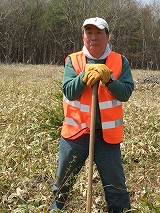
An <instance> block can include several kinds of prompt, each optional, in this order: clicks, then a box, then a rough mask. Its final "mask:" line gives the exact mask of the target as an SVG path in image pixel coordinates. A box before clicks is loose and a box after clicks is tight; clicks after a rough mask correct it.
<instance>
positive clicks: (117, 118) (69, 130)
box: [61, 51, 123, 144]
mask: <svg viewBox="0 0 160 213" xmlns="http://www.w3.org/2000/svg"><path fill="white" fill-rule="evenodd" d="M70 58H71V62H72V66H73V68H74V70H75V71H76V73H77V75H78V74H79V73H80V72H82V71H83V70H84V68H85V64H86V57H85V56H84V55H83V53H82V51H80V52H77V53H73V54H71V55H70ZM81 62H82V63H81ZM106 66H108V67H109V68H110V69H111V70H112V71H113V73H112V74H113V76H114V78H115V79H118V77H119V75H120V74H121V70H122V58H121V55H120V54H117V53H115V52H112V51H111V54H110V55H109V56H108V57H107V60H106ZM91 96H92V90H91V87H90V86H86V87H85V89H84V91H83V93H82V95H81V96H80V97H79V98H78V99H77V100H75V101H69V100H68V99H67V98H66V97H65V96H64V98H63V108H64V116H65V119H64V122H63V126H62V131H61V135H62V136H63V137H65V138H70V139H72V138H73V139H75V138H76V137H79V136H80V135H81V134H84V133H87V132H88V131H89V128H90V114H91V112H90V111H91V107H90V106H91ZM98 102H99V110H100V116H101V126H102V133H103V138H104V140H105V141H106V142H108V143H111V144H117V143H120V142H121V141H122V138H123V118H122V103H121V102H120V101H118V100H117V99H115V97H114V96H113V95H112V94H111V93H110V91H109V90H108V89H107V87H106V86H100V85H99V87H98ZM85 131H86V132H85Z"/></svg>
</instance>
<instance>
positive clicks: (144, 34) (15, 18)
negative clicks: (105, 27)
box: [0, 0, 160, 70]
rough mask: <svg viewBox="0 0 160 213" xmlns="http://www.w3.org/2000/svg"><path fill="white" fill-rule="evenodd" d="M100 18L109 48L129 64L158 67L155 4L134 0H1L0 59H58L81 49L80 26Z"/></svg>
mask: <svg viewBox="0 0 160 213" xmlns="http://www.w3.org/2000/svg"><path fill="white" fill-rule="evenodd" d="M96 16H98V17H102V18H104V19H105V20H106V21H107V22H108V24H109V27H110V35H111V37H110V46H111V49H112V50H114V51H117V52H119V53H121V54H124V55H125V56H126V57H127V58H128V60H129V61H130V64H131V67H132V68H135V69H136V68H139V69H153V70H160V60H159V58H160V3H159V2H158V0H157V1H156V0H155V1H154V2H153V3H152V4H150V5H142V4H141V3H139V2H138V1H136V0H112V1H110V0H101V1H99V0H0V62H1V63H31V64H48V63H50V64H63V61H64V58H65V57H66V56H67V55H68V54H69V53H72V52H75V51H78V50H81V49H82V45H83V42H82V37H81V33H82V32H81V26H82V24H83V21H84V20H85V19H86V18H89V17H96Z"/></svg>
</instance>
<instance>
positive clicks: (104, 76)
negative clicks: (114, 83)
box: [92, 64, 112, 84]
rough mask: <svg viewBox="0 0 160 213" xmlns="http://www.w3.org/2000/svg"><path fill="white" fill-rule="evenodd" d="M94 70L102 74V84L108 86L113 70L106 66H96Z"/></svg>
mask: <svg viewBox="0 0 160 213" xmlns="http://www.w3.org/2000/svg"><path fill="white" fill-rule="evenodd" d="M93 66H94V68H92V70H95V71H97V72H98V73H99V74H100V80H101V84H106V83H108V81H109V80H110V76H111V74H112V70H110V69H109V68H108V67H107V66H106V65H105V64H94V65H93Z"/></svg>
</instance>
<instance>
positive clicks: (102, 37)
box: [82, 24, 109, 58]
mask: <svg viewBox="0 0 160 213" xmlns="http://www.w3.org/2000/svg"><path fill="white" fill-rule="evenodd" d="M82 38H83V42H84V45H85V46H86V48H87V49H88V51H89V53H90V54H91V55H92V56H93V57H95V58H99V57H100V56H101V55H103V53H104V51H105V48H106V45H107V43H108V40H109V35H108V34H106V32H105V29H103V30H101V29H99V28H98V27H96V26H94V25H91V24H88V25H87V26H85V28H84V34H83V35H82Z"/></svg>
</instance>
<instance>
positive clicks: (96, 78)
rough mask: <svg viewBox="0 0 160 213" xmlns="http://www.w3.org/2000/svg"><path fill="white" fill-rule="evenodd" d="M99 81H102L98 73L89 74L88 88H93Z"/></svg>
mask: <svg viewBox="0 0 160 213" xmlns="http://www.w3.org/2000/svg"><path fill="white" fill-rule="evenodd" d="M99 80H100V74H99V73H98V72H97V71H91V72H90V73H89V74H88V79H87V82H86V84H87V86H92V85H93V84H95V83H96V82H97V81H99Z"/></svg>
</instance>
